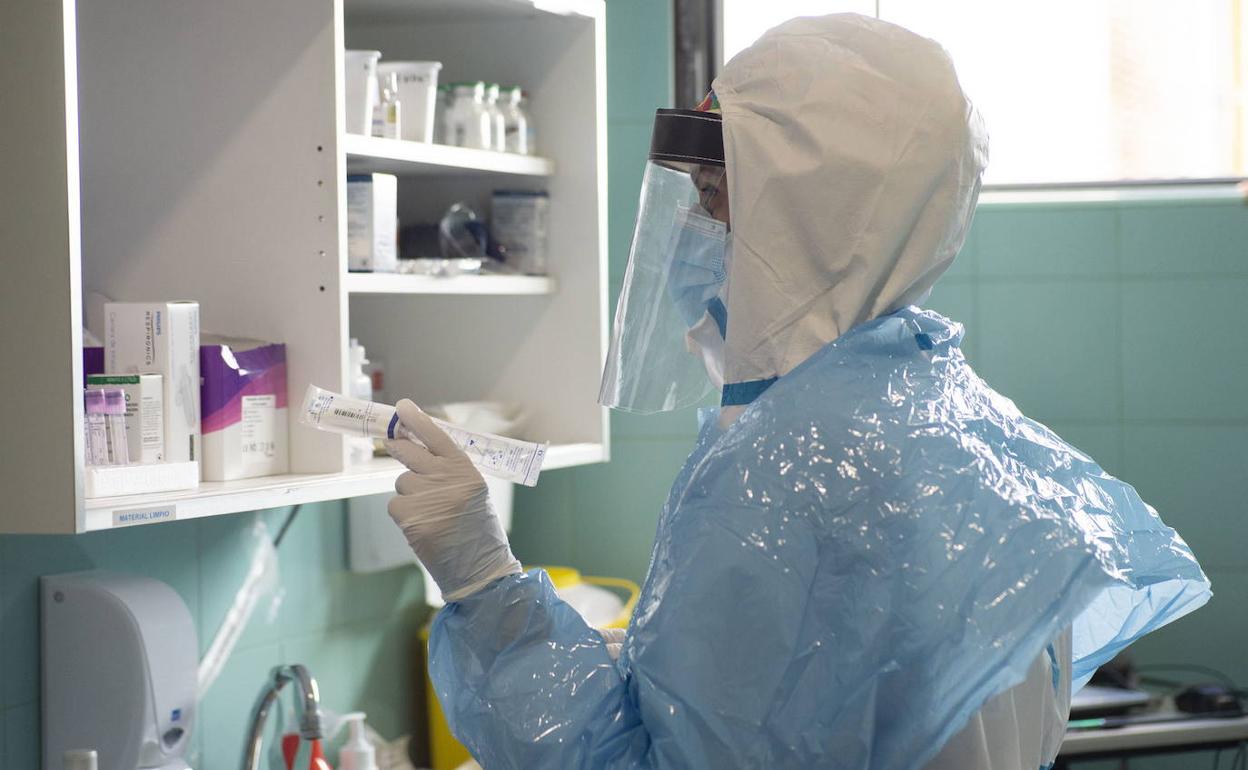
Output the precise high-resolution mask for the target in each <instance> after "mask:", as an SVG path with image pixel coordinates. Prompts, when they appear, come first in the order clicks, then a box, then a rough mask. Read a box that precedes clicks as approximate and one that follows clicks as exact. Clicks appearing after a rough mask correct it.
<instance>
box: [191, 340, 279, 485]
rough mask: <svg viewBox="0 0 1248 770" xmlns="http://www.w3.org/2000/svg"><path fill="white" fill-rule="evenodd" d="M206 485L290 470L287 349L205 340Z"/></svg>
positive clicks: (201, 351) (201, 362) (202, 361)
mask: <svg viewBox="0 0 1248 770" xmlns="http://www.w3.org/2000/svg"><path fill="white" fill-rule="evenodd" d="M199 368H200V371H201V372H202V373H203V387H202V389H201V400H202V402H203V415H204V417H203V431H204V460H203V468H204V481H232V480H234V479H246V478H251V477H253V476H272V475H274V474H278V473H285V472H286V471H287V470H289V468H290V452H289V447H288V445H287V429H286V417H287V409H286V346H285V345H283V344H281V343H268V342H260V341H258V340H244V339H231V338H226V337H205V338H204V341H203V345H202V346H201V347H200V349H199Z"/></svg>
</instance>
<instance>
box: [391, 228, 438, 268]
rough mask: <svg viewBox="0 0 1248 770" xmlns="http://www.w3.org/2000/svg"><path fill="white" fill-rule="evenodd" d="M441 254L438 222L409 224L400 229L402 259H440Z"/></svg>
mask: <svg viewBox="0 0 1248 770" xmlns="http://www.w3.org/2000/svg"><path fill="white" fill-rule="evenodd" d="M441 256H442V248H441V247H440V246H439V245H438V226H437V225H436V224H416V225H408V226H406V227H404V228H403V229H402V230H400V231H399V258H400V259H438V258H441Z"/></svg>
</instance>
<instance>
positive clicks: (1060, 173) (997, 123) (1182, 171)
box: [723, 0, 1248, 184]
mask: <svg viewBox="0 0 1248 770" xmlns="http://www.w3.org/2000/svg"><path fill="white" fill-rule="evenodd" d="M723 2H724V6H723V12H724V17H723V23H724V33H725V46H727V44H728V40H729V38H728V32H729V30H733V34H734V37H733V38H732V41H733V45H734V46H736V49H734V50H739V48H740V47H743V46H744V45H748V44H749V42H750V41H751V40H752V39H753V37H757V35H758V34H761V32H762V31H763V29H765V28H766V26H767V25H768V24H769V23H777V22H779V21H781V20H782V18H781V17H783V16H784V14H785V13H786V12H787V11H788V10H789V9H788V7H787V5H790V4H791V5H794V6H801V8H800V9H799V10H798V13H813V12H818V9H819V8H827V7H828V4H827V3H814V2H807V3H800V2H793V3H789V4H786V3H783V2H768V3H766V4H765V5H766V9H765V11H764V10H763V9H759V10H757V11H753V12H747V11H744V10H741V9H740V8H741V7H742V6H747V5H751V4H752V3H750V0H723ZM760 5H762V4H760ZM833 5H834V6H837V7H834V8H832V10H834V11H835V10H843V9H842V8H840V7H839V6H840V5H841V4H839V3H835V4H833ZM847 5H848V4H847ZM859 5H862V4H859ZM870 5H871V6H872V7H870V8H866V9H862V8H858V9H845V10H859V11H860V12H866V13H868V14H870V13H874V11H875V6H876V3H874V2H873V3H871V4H870ZM878 10H879V13H880V15H881V17H882V18H884V19H886V20H888V21H892V22H895V23H897V24H900V25H902V26H904V27H907V28H909V29H911V30H913V31H915V32H917V33H919V34H922V35H925V36H928V37H931V38H934V39H936V40H938V41H940V43H941V44H942V45H944V46H945V47H946V48H947V49H948V50H949V52H950V54H951V55H952V56H953V60H954V62H955V64H956V65H957V68H958V74H959V77H960V78H961V80H962V83H963V86H964V87H965V88H966V91H967V93H968V94H969V95H970V97H971V99H972V100H973V101H974V102H975V103H976V105H977V106H978V108H979V110H980V112H981V113H982V114H983V116H984V119H985V121H986V123H987V125H988V131H989V135H990V137H991V162H990V164H989V167H988V172H987V175H986V179H985V181H986V182H988V183H990V184H993V183H995V184H1031V183H1061V182H1099V181H1120V180H1133V181H1138V180H1159V179H1209V178H1221V177H1242V176H1246V175H1248V55H1246V53H1248V52H1246V51H1245V48H1244V46H1245V39H1246V37H1248V34H1246V31H1248V0H1195V1H1194V2H1190V3H1176V2H1173V0H1095V2H1088V0H1047V2H1044V3H1038V2H1035V0H1025V1H1024V0H941V2H938V3H937V2H932V1H931V0H879V3H878ZM751 13H753V14H754V15H755V16H754V18H752V19H751V21H752V22H753V21H754V19H755V18H756V19H757V20H758V23H759V24H761V25H762V28H758V27H748V26H746V25H745V21H744V18H745V17H746V16H747V15H750V14H751ZM764 13H766V14H769V15H768V16H767V18H766V22H764V21H762V18H763V14H764ZM794 15H796V14H794ZM734 16H739V17H740V18H738V19H737V20H734V18H733V17H734ZM751 33H752V34H753V37H751V36H750V35H751Z"/></svg>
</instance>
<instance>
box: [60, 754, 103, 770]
mask: <svg viewBox="0 0 1248 770" xmlns="http://www.w3.org/2000/svg"><path fill="white" fill-rule="evenodd" d="M61 762H62V767H64V768H65V770H97V768H98V767H99V762H98V759H97V757H96V755H95V749H70V750H69V751H67V752H65V754H64V755H63V756H62V759H61Z"/></svg>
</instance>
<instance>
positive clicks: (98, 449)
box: [83, 390, 108, 465]
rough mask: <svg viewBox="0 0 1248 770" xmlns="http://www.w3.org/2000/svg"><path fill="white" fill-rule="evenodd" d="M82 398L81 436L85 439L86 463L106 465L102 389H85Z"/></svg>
mask: <svg viewBox="0 0 1248 770" xmlns="http://www.w3.org/2000/svg"><path fill="white" fill-rule="evenodd" d="M83 399H84V401H85V410H84V411H85V414H84V415H83V430H84V431H85V434H84V436H83V438H84V440H85V441H86V453H85V454H86V460H87V465H108V419H107V417H106V414H107V413H106V412H105V409H106V407H105V404H104V391H102V390H88V391H85V392H84V393H83Z"/></svg>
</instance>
